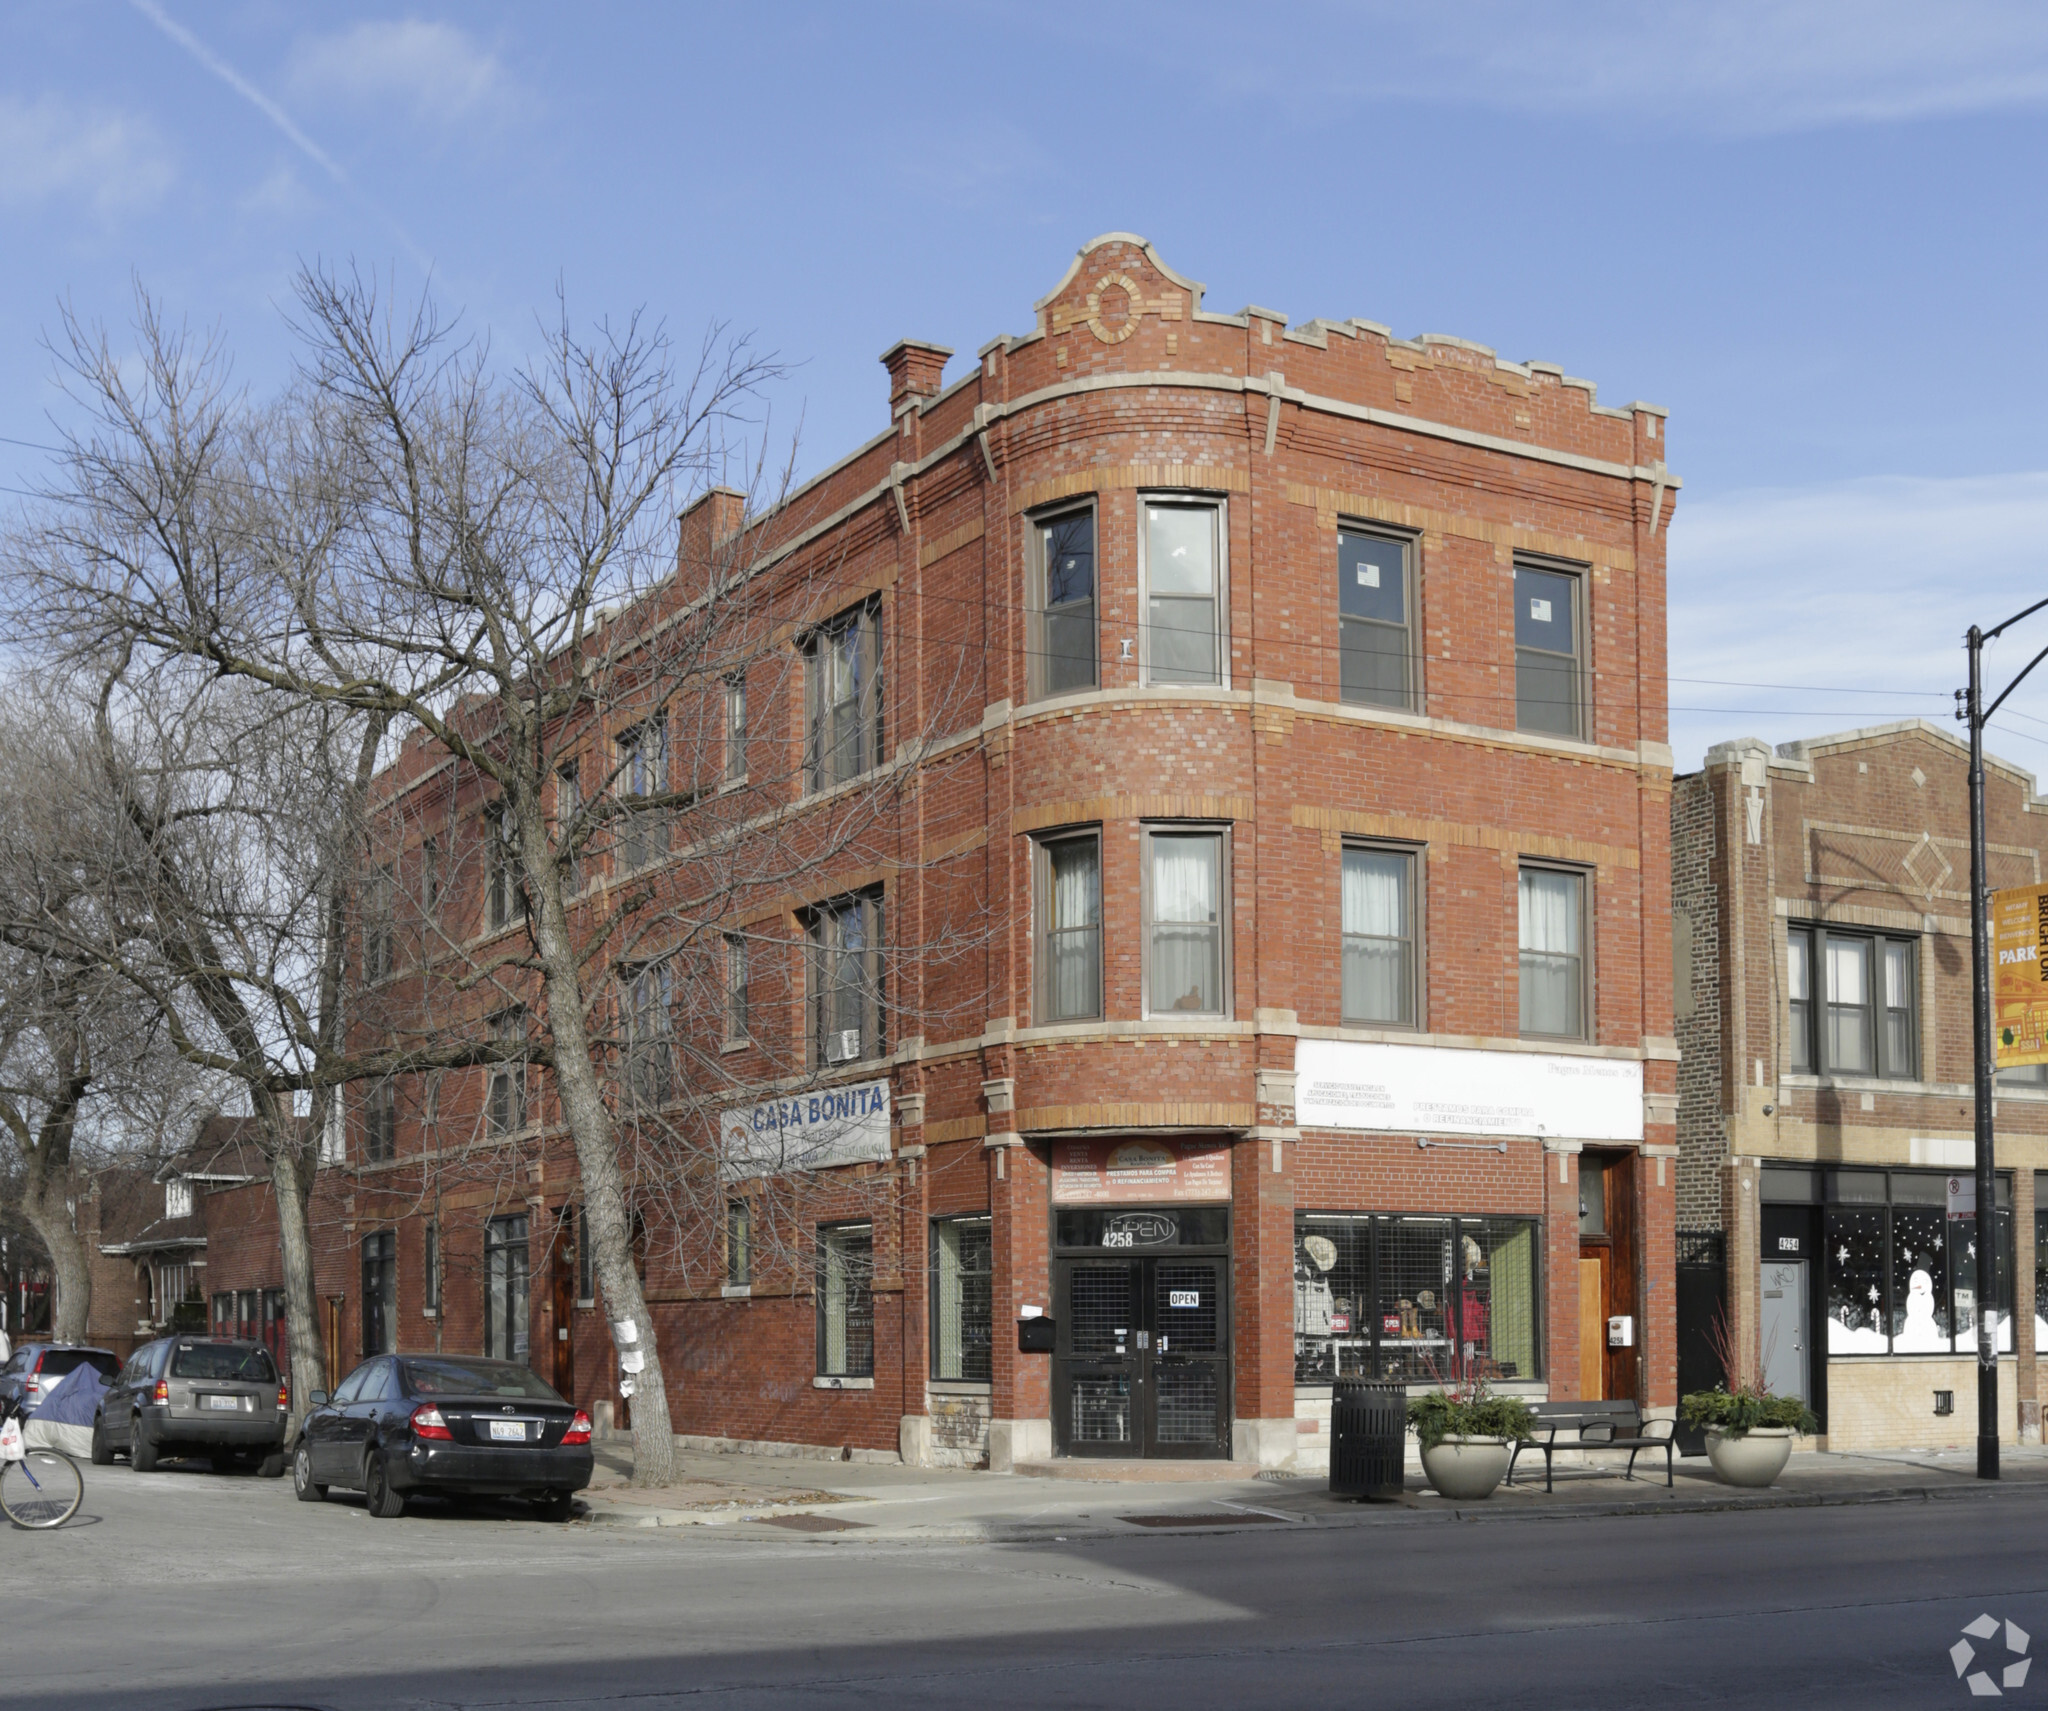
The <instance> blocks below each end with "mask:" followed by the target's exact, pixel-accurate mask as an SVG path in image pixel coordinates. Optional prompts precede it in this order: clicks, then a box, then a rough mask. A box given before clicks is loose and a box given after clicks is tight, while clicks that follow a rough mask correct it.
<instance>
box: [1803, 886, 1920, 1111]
mask: <svg viewBox="0 0 2048 1711" xmlns="http://www.w3.org/2000/svg"><path fill="white" fill-rule="evenodd" d="M1918 977H1919V951H1918V941H1917V940H1916V939H1914V938H1910V937H1887V936H1885V935H1883V934H1879V933H1868V932H1858V931H1856V930H1854V929H1843V928H1840V927H1835V926H1823V925H1820V924H1817V923H1816V924H1797V923H1795V924H1794V925H1793V926H1791V927H1789V928H1787V929H1786V933H1785V997H1786V1029H1787V1034H1788V1038H1787V1041H1786V1045H1787V1051H1786V1060H1787V1063H1788V1065H1789V1067H1790V1068H1791V1069H1792V1070H1793V1071H1794V1072H1795V1073H1800V1074H1813V1075H1868V1076H1883V1077H1888V1078H1891V1079H1894V1080H1904V1081H1911V1080H1913V1079H1914V1078H1915V1076H1916V1075H1917V1074H1918V1072H1919V1050H1918V1038H1919V1021H1918V1010H1919V1004H1918V999H1917V992H1918Z"/></svg>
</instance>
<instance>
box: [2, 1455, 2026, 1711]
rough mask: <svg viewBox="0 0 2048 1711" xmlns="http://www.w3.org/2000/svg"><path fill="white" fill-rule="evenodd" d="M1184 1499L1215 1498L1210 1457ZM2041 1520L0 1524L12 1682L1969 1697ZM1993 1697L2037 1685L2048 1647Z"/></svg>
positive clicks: (1930, 1513) (1262, 1700)
mask: <svg viewBox="0 0 2048 1711" xmlns="http://www.w3.org/2000/svg"><path fill="white" fill-rule="evenodd" d="M1180 1507H1181V1508H1183V1509H1185V1510H1186V1511H1188V1512H1192V1513H1204V1512H1205V1509H1204V1504H1203V1503H1202V1501H1201V1499H1200V1498H1199V1496H1198V1495H1196V1494H1194V1493H1190V1494H1189V1495H1188V1497H1187V1498H1186V1500H1185V1501H1184V1502H1182V1503H1181V1504H1180ZM857 1512H858V1511H857V1509H856V1508H851V1507H849V1508H844V1509H841V1510H840V1511H839V1512H838V1516H837V1517H830V1516H828V1519H830V1518H843V1517H845V1516H849V1515H851V1514H855V1513H857ZM819 1513H820V1514H821V1515H823V1514H825V1513H826V1511H825V1509H824V1506H822V1505H821V1506H820V1508H819ZM1223 1513H1225V1512H1224V1511H1221V1510H1217V1511H1216V1514H1217V1515H1219V1516H1220V1515H1222V1514H1223ZM1096 1519H1098V1520H1099V1519H1101V1518H1100V1517H1097V1518H1096ZM2044 1523H2048V1492H2043V1491H2040V1490H2038V1489H2025V1488H2018V1487H2015V1488H2011V1489H2009V1490H2007V1491H2005V1492H2001V1493H2000V1494H1998V1495H1997V1496H1995V1497H1988V1498H1981V1499H1972V1500H1967V1501H1964V1500H1958V1501H1949V1502H1939V1503H1930V1502H1913V1503H1896V1502H1895V1503H1878V1504H1860V1505H1853V1506H1844V1507H1836V1508H1824V1509H1786V1510H1765V1511H1755V1512H1729V1513H1705V1514H1664V1515H1654V1516H1640V1517H1628V1516H1622V1517H1599V1518H1579V1519H1555V1520H1553V1519H1513V1520H1503V1521H1497V1522H1496V1521H1480V1522H1459V1521H1455V1520H1451V1519H1449V1518H1446V1517H1416V1518H1413V1519H1411V1520H1405V1521H1401V1522H1398V1523H1397V1524H1389V1525H1383V1526H1372V1527H1357V1526H1351V1527H1344V1526H1336V1525H1326V1524H1321V1523H1318V1522H1316V1521H1314V1520H1308V1521H1301V1522H1279V1521H1259V1522H1247V1523H1244V1524H1241V1525H1236V1526H1229V1527H1225V1528H1223V1529H1221V1530H1211V1529H1209V1528H1207V1527H1189V1528H1180V1527H1169V1528H1159V1529H1150V1530H1148V1529H1140V1528H1137V1527H1128V1528H1127V1529H1126V1530H1125V1531H1124V1532H1122V1533H1119V1534H1114V1535H1112V1536H1108V1537H1101V1536H1094V1537H1076V1538H1062V1537H1061V1536H1060V1535H1058V1534H1057V1533H1056V1532H1054V1531H1053V1530H1052V1529H1053V1527H1054V1526H1057V1525H1058V1523H1057V1522H1052V1523H1049V1524H1048V1526H1047V1528H1046V1530H1045V1532H1044V1535H1043V1536H1039V1537H1024V1538H1020V1539H1018V1540H1017V1541H1016V1542H1010V1543H952V1542H940V1543H918V1542H909V1541H905V1540H902V1539H889V1540H883V1539H873V1538H871V1539H869V1540H867V1541H865V1542H863V1540H862V1537H861V1529H860V1528H858V1527H854V1528H852V1529H851V1530H848V1531H844V1532H839V1533H831V1534H819V1535H815V1536H812V1535H805V1534H801V1533H790V1532H783V1531H778V1530H777V1529H774V1528H770V1527H766V1526H758V1525H757V1526H737V1527H727V1528H708V1527H688V1528H676V1529H661V1530H641V1529H633V1528H599V1527H591V1526H588V1525H580V1524H571V1525H568V1526H548V1525H545V1524H542V1523H539V1522H535V1521H530V1520H526V1519H523V1518H519V1512H518V1511H517V1510H516V1509H515V1508H514V1507H513V1506H511V1505H505V1506H502V1507H500V1508H496V1509H485V1510H472V1511H454V1510H440V1509H436V1510H433V1511H431V1512H429V1511H428V1510H427V1509H426V1508H424V1507H422V1509H421V1510H420V1511H419V1512H417V1513H415V1514H413V1515H409V1516H407V1517H405V1518H404V1519H401V1520H397V1521H373V1520H371V1519H370V1518H369V1517H368V1516H367V1515H365V1514H364V1512H363V1510H362V1507H361V1505H360V1503H359V1502H358V1501H355V1500H352V1499H346V1498H340V1497H337V1498H336V1499H335V1500H333V1501H330V1502H329V1503H327V1504H325V1505H322V1506H319V1507H313V1506H309V1505H304V1504H300V1503H298V1502H296V1501H294V1499H293V1497H292V1494H291V1490H290V1487H289V1485H288V1484H287V1483H286V1482H284V1481H259V1480H256V1479H253V1478H240V1479H224V1478H216V1477H214V1476H212V1475H210V1474H200V1473H196V1472H173V1473H168V1474H161V1475H138V1474H135V1473H132V1472H131V1471H130V1470H129V1469H127V1468H126V1467H115V1468H110V1469H90V1470H88V1486H87V1492H86V1501H85V1505H84V1508H83V1510H82V1512H81V1514H80V1516H79V1518H78V1520H77V1521H75V1522H74V1523H73V1524H72V1525H70V1526H69V1527H67V1528H65V1529H64V1530H63V1531H61V1532H58V1533H53V1534H29V1533H22V1532H17V1531H13V1530H11V1529H6V1530H0V1588H4V1590H0V1702H4V1703H6V1704H8V1705H11V1706H18V1707H31V1706H33V1707H67V1708H70V1707H84V1706H94V1707H97V1706H114V1705H120V1706H124V1707H133V1706H141V1705H146V1706H148V1707H150V1708H151V1711H158V1708H162V1711H187V1708H199V1707H225V1706H237V1707H247V1706H272V1705H295V1706H330V1707H337V1708H339V1707H409V1706H465V1707H467V1706H519V1707H559V1706H619V1707H630V1708H632V1711H658V1708H661V1707H667V1706H683V1705H690V1706H694V1707H706V1708H710V1707H716V1708H719V1711H724V1708H727V1707H734V1708H739V1707H765V1706H786V1705H800V1706H837V1705H863V1706H865V1705H873V1706H890V1707H894V1706H924V1705H931V1706H944V1707H947V1708H948V1711H958V1708H959V1707H961V1706H973V1707H989V1708H1002V1707H1012V1706H1016V1707H1024V1706H1030V1707H1034V1708H1041V1707H1044V1706H1048V1705H1057V1706H1062V1707H1065V1706H1091V1707H1092V1706H1102V1707H1128V1706H1155V1705H1156V1706H1172V1707H1176V1708H1179V1707H1189V1708H1197V1707H1210V1706H1214V1707H1219V1708H1221V1707H1233V1708H1236V1707H1247V1706H1261V1707H1262V1706H1276V1707H1277V1706H1285V1707H1289V1708H1300V1707H1304V1706H1326V1705H1337V1706H1353V1705H1360V1706H1363V1705H1373V1706H1378V1705H1389V1706H1400V1707H1404V1708H1405V1707H1420V1706H1437V1705H1453V1704H1457V1705H1470V1704H1473V1703H1483V1702H1489V1701H1490V1702H1499V1703H1507V1702H1512V1703H1513V1704H1515V1705H1517V1706H1539V1707H1548V1706H1637V1705H1640V1706H1658V1707H1670V1706H1674V1705H1677V1706H1685V1705H1711V1706H1747V1705H1758V1706H1765V1705H1767V1706H1771V1707H1774V1708H1779V1711H1782V1708H1786V1707H1824V1706H1857V1707H1871V1706H1916V1707H1917V1706H1940V1705H1961V1704H1963V1703H1966V1702H1968V1701H1969V1700H1970V1699H1971V1697H1972V1695H1971V1694H1970V1691H1969V1689H1968V1687H1967V1685H1966V1684H1965V1683H1964V1682H1963V1681H1961V1680H1959V1679H1958V1677H1957V1674H1956V1670H1955V1667H1954V1665H1953V1664H1952V1663H1951V1661H1950V1647H1951V1646H1953V1645H1954V1644H1955V1643H1956V1642H1957V1640H1958V1638H1959V1637H1960V1635H1961V1630H1962V1629H1963V1628H1964V1626H1965V1625H1966V1624H1968V1623H1971V1622H1973V1621H1975V1620H1976V1619H1977V1618H1978V1617H1979V1616H1980V1615H1985V1614H1989V1615H1991V1616H1993V1617H1995V1618H1997V1619H1999V1620H2000V1621H2001V1622H2003V1621H2010V1622H2012V1623H2015V1624H2017V1627H2018V1629H2020V1630H2023V1631H2024V1632H2025V1634H2026V1635H2027V1636H2028V1648H2029V1655H2031V1653H2032V1651H2033V1650H2034V1649H2037V1648H2036V1645H2035V1642H2034V1640H2033V1636H2035V1635H2039V1636H2042V1638H2041V1640H2040V1642H2039V1644H2040V1645H2048V1553H2044V1549H2043V1538H2044ZM1970 1643H1971V1644H1972V1646H1973V1648H1974V1649H1975V1650H1976V1651H1977V1652H1979V1653H1981V1654H1982V1661H1983V1662H1985V1663H1989V1664H1990V1665H1992V1666H1993V1673H1994V1677H1996V1676H1999V1675H2002V1672H2003V1669H2004V1667H2005V1666H2006V1665H2007V1664H2010V1663H2012V1662H2014V1661H2016V1659H2015V1657H2014V1656H2013V1655H2008V1651H2007V1644H2008V1642H2007V1631H2006V1630H2005V1629H2003V1628H2001V1629H2000V1630H1999V1632H1998V1634H1997V1635H1996V1636H1995V1637H1993V1638H1990V1639H1976V1640H1972V1641H1971V1642H1970ZM1973 1667H1974V1666H1973ZM2004 1697H2006V1698H2009V1699H2014V1700H2018V1701H2020V1702H2022V1703H2024V1702H2025V1701H2026V1699H2028V1698H2029V1697H2033V1698H2042V1699H2048V1679H2041V1680H2034V1679H2029V1680H2028V1681H2027V1682H2025V1683H2024V1684H2023V1685H2020V1686H2017V1687H2015V1688H2014V1689H2013V1690H2012V1691H2011V1692H2010V1693H2008V1694H2006V1695H2004Z"/></svg>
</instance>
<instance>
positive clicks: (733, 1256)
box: [725, 1200, 754, 1289]
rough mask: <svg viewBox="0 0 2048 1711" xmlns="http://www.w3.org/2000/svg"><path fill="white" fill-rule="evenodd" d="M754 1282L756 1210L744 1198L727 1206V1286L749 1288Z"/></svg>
mask: <svg viewBox="0 0 2048 1711" xmlns="http://www.w3.org/2000/svg"><path fill="white" fill-rule="evenodd" d="M753 1282H754V1210H753V1208H752V1207H751V1206H749V1205H748V1204H747V1203H746V1202H745V1201H744V1200H731V1201H728V1202H727V1203H726V1208H725V1286H726V1288H728V1289H748V1288H751V1287H752V1286H753Z"/></svg>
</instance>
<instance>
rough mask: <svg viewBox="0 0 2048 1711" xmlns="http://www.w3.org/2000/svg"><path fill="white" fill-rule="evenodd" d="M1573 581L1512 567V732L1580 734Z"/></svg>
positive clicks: (1581, 687) (1522, 566) (1582, 692)
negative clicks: (1513, 605) (1513, 683)
mask: <svg viewBox="0 0 2048 1711" xmlns="http://www.w3.org/2000/svg"><path fill="white" fill-rule="evenodd" d="M1579 595H1580V583H1579V578H1578V577H1576V576H1573V575H1570V574H1568V573H1566V572H1564V571H1557V570H1538V569H1537V568H1535V567H1534V566H1532V565H1525V564H1518V565H1516V566H1515V728H1516V729H1517V730H1521V731H1542V732H1546V733H1548V734H1549V735H1551V736H1554V737H1578V736H1583V735H1584V734H1585V708H1584V701H1585V687H1584V682H1583V678H1584V672H1583V669H1582V662H1581V659H1580V652H1581V643H1580V637H1579V631H1580V625H1579V611H1578V605H1579Z"/></svg>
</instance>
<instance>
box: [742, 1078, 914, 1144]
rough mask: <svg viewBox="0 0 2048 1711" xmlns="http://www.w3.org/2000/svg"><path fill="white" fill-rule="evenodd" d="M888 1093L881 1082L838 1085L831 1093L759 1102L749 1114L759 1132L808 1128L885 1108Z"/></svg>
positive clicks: (749, 1124) (750, 1125)
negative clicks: (805, 1097)
mask: <svg viewBox="0 0 2048 1711" xmlns="http://www.w3.org/2000/svg"><path fill="white" fill-rule="evenodd" d="M887 1097H888V1095H887V1094H886V1092H885V1091H884V1090H883V1088H882V1086H881V1084H880V1083H874V1084H871V1085H869V1086H864V1087H845V1088H836V1089H834V1090H833V1091H832V1092H829V1093H813V1094H811V1095H810V1096H809V1098H808V1099H783V1100H777V1101H775V1102H773V1103H772V1104H767V1105H756V1106H755V1107H754V1108H753V1111H752V1112H751V1114H750V1115H749V1117H748V1126H749V1127H750V1128H752V1129H753V1131H754V1133H755V1134H757V1135H759V1134H766V1133H768V1132H770V1131H772V1130H780V1129H802V1128H807V1127H809V1126H811V1125H812V1124H815V1123H836V1122H844V1121H847V1120H848V1119H850V1118H854V1117H870V1116H874V1115H876V1114H878V1113H879V1112H881V1111H882V1110H883V1109H884V1105H885V1101H886V1099H887Z"/></svg>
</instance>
